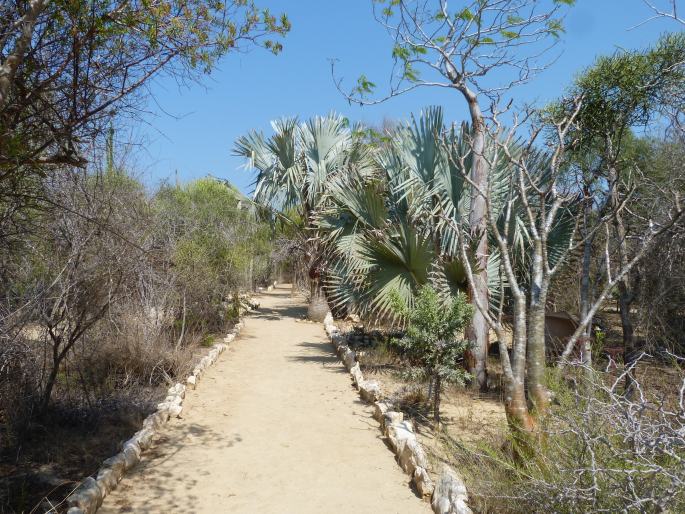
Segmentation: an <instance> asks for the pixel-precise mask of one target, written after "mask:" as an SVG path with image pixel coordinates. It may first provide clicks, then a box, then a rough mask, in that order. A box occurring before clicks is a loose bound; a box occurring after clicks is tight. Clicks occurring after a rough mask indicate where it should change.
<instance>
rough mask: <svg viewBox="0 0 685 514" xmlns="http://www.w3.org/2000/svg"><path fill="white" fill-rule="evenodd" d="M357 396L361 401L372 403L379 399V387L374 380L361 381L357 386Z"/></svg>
mask: <svg viewBox="0 0 685 514" xmlns="http://www.w3.org/2000/svg"><path fill="white" fill-rule="evenodd" d="M359 394H360V396H361V397H362V400H364V401H366V402H368V403H373V402H375V401H377V400H379V399H380V397H381V386H380V384H379V383H378V382H376V381H375V380H363V381H362V382H361V384H360V385H359Z"/></svg>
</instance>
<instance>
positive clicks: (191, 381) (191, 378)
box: [186, 375, 197, 389]
mask: <svg viewBox="0 0 685 514" xmlns="http://www.w3.org/2000/svg"><path fill="white" fill-rule="evenodd" d="M186 382H187V383H188V386H190V387H191V388H193V389H195V386H196V385H197V378H195V375H190V376H189V377H188V379H187V380H186Z"/></svg>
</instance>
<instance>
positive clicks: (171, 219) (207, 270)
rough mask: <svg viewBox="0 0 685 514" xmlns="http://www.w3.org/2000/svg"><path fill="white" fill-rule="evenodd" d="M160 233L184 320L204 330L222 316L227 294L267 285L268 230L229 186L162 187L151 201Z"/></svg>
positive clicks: (199, 183) (202, 181)
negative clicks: (167, 244) (167, 243)
mask: <svg viewBox="0 0 685 514" xmlns="http://www.w3.org/2000/svg"><path fill="white" fill-rule="evenodd" d="M153 208H154V210H155V212H156V216H157V217H158V218H159V220H160V221H159V228H158V230H159V231H160V233H159V234H158V236H157V237H160V238H168V239H169V240H170V243H171V246H172V254H171V255H170V256H169V259H170V261H171V265H172V266H173V267H174V270H175V273H176V274H178V279H177V282H178V284H179V287H180V288H181V292H180V294H181V295H182V296H183V297H184V299H185V306H186V307H185V308H186V309H187V310H188V321H189V322H190V323H191V324H196V325H204V326H208V327H213V326H217V324H220V323H221V322H222V321H223V320H224V319H225V317H226V312H227V309H230V308H231V305H228V304H227V303H226V301H227V299H228V298H229V297H230V296H231V294H232V293H233V292H234V291H236V290H238V289H241V288H244V289H251V288H252V286H253V285H254V284H256V283H262V282H264V281H266V279H267V277H268V276H269V273H270V271H271V268H270V267H271V261H270V254H271V243H270V237H271V228H270V226H269V224H268V223H264V222H261V221H259V219H258V213H257V212H255V208H254V206H253V205H252V203H251V202H250V201H249V200H247V199H246V198H245V197H244V196H243V195H242V194H241V193H240V192H239V191H238V190H237V189H235V188H234V187H233V186H231V185H229V184H226V183H224V182H221V181H219V180H216V179H213V178H204V179H199V180H196V181H194V182H190V183H189V184H187V185H184V186H182V187H169V186H166V187H163V188H162V189H161V190H160V191H159V192H158V193H157V194H156V195H155V197H154V200H153Z"/></svg>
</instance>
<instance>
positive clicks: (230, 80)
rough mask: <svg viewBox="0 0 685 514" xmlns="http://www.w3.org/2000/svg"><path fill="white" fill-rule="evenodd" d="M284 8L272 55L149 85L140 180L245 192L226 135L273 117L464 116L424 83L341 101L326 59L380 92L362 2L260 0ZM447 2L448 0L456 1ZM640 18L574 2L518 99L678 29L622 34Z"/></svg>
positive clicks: (631, 5) (372, 30) (556, 88)
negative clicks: (284, 27) (183, 83)
mask: <svg viewBox="0 0 685 514" xmlns="http://www.w3.org/2000/svg"><path fill="white" fill-rule="evenodd" d="M259 3H260V5H268V6H270V7H271V8H272V9H273V11H276V12H280V11H286V12H287V13H288V16H289V18H290V20H291V22H292V26H293V28H292V31H291V32H290V34H288V36H287V37H286V39H285V41H284V51H283V53H282V54H280V55H279V56H273V55H271V54H268V53H267V52H264V51H260V50H253V51H251V52H249V53H247V54H240V55H230V56H227V57H226V58H224V59H223V60H222V61H221V63H220V65H219V68H218V69H217V70H215V72H214V73H213V74H212V75H211V77H207V78H206V79H205V80H204V84H203V85H196V84H193V85H192V86H191V87H179V86H178V85H177V84H176V83H174V82H171V81H158V82H157V83H155V84H154V85H153V86H152V91H153V93H154V96H155V99H154V101H153V102H151V103H150V106H149V110H150V111H151V114H150V115H149V116H148V117H147V118H146V122H145V123H140V124H139V125H136V126H135V127H134V129H133V132H134V134H135V137H136V138H139V139H140V140H141V141H142V142H143V144H142V145H141V147H140V148H139V151H138V152H137V153H136V159H135V162H136V166H137V168H138V171H139V172H140V173H142V175H143V178H144V180H145V182H146V183H148V184H149V185H154V184H156V183H157V182H159V181H161V180H164V179H172V180H173V178H174V176H175V174H176V172H178V177H179V179H180V180H181V181H188V180H192V179H194V178H198V177H202V176H205V175H207V174H212V175H215V176H218V177H221V178H225V179H228V180H230V181H231V182H233V183H234V184H235V185H236V186H238V187H239V188H240V189H241V190H242V191H244V192H246V193H248V192H249V191H250V184H251V182H252V178H253V177H252V175H251V173H249V172H248V171H245V170H244V169H242V168H241V165H242V164H243V161H242V159H240V158H238V157H234V156H232V155H231V149H232V147H233V142H234V141H235V139H236V138H237V137H238V136H240V135H242V134H244V133H246V132H247V131H249V130H250V129H253V128H257V129H262V130H264V131H267V132H268V131H269V130H270V126H269V121H270V120H272V119H275V118H279V117H282V116H298V117H300V118H307V117H309V116H311V115H315V114H325V113H327V112H329V111H331V110H334V111H337V112H340V113H342V114H344V115H345V116H347V117H349V118H350V119H351V120H353V121H354V120H360V121H364V122H368V123H380V122H381V121H382V120H383V119H384V118H389V119H393V120H399V119H405V118H407V117H408V116H409V114H410V113H412V112H418V111H420V110H421V108H423V107H425V106H427V105H442V106H443V107H445V110H446V118H447V120H448V121H460V120H462V119H465V118H466V116H467V112H466V110H465V108H464V105H463V100H462V99H461V97H459V96H458V95H457V94H456V93H455V92H452V91H445V90H438V89H434V88H424V89H422V90H418V91H415V92H412V93H409V94H407V95H404V96H401V97H397V98H394V99H391V100H390V101H388V102H386V103H383V104H380V105H375V106H366V107H357V106H350V105H348V103H347V101H346V100H345V99H344V98H343V97H342V96H341V95H340V93H339V92H338V91H337V90H336V88H335V86H334V83H333V80H332V78H331V70H330V59H336V60H337V61H338V64H337V67H338V70H339V73H340V75H342V76H344V77H345V78H346V82H347V83H348V84H350V85H352V83H353V82H354V81H355V80H356V77H358V76H359V75H360V74H361V73H365V74H366V75H367V76H368V77H369V78H370V79H371V80H373V81H374V82H376V83H377V84H378V86H379V88H382V86H383V84H386V83H387V77H388V71H389V69H390V66H391V58H390V53H391V49H392V42H391V40H390V39H389V38H388V36H387V34H386V33H385V31H384V30H383V28H382V27H380V26H379V25H378V24H377V23H376V22H375V20H374V19H373V16H372V10H371V0H318V1H317V0H296V1H293V2H284V1H266V2H265V1H263V0H262V1H261V2H259ZM455 3H456V2H455ZM648 16H649V11H648V10H647V8H646V7H645V6H644V4H643V3H642V0H594V1H590V0H577V4H576V6H575V7H574V8H573V9H572V10H571V12H570V13H569V16H568V18H567V21H566V34H565V35H564V37H563V40H562V43H561V44H560V45H559V46H558V47H557V49H556V50H557V51H562V52H563V53H562V55H561V57H560V58H559V59H558V60H557V61H556V63H555V64H554V65H553V66H552V67H551V68H550V69H548V70H546V71H545V72H543V73H542V74H541V75H539V76H537V77H536V78H535V79H534V80H533V81H532V82H530V83H529V84H526V85H524V86H520V87H519V88H518V89H517V90H516V96H517V99H519V100H520V101H526V102H545V101H548V100H550V99H553V98H555V97H557V96H558V95H559V93H560V92H561V91H562V90H563V88H564V87H565V86H567V85H568V84H569V82H570V81H571V80H572V78H573V76H574V75H575V74H576V73H578V72H579V71H581V70H582V69H583V68H585V67H586V66H588V65H589V64H591V63H592V62H593V61H594V59H595V57H596V56H598V55H601V54H607V53H612V52H613V51H614V50H616V49H617V48H619V47H620V48H628V49H632V48H642V47H645V46H647V45H649V44H650V43H652V42H654V41H655V40H656V39H657V38H658V36H659V34H660V33H662V32H664V31H666V30H677V29H678V27H676V26H674V25H672V24H669V23H668V22H667V21H654V22H650V23H649V24H646V25H643V26H642V27H639V28H636V29H634V30H630V31H629V30H628V29H629V28H630V27H633V26H635V25H636V24H638V23H639V22H641V21H643V20H645V19H646V18H647V17H648Z"/></svg>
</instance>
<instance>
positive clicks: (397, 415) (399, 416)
mask: <svg viewBox="0 0 685 514" xmlns="http://www.w3.org/2000/svg"><path fill="white" fill-rule="evenodd" d="M403 420H404V414H403V413H402V412H397V411H392V410H389V411H386V412H385V414H383V423H382V427H383V433H384V434H385V435H388V428H389V427H390V425H393V424H399V423H401V422H402V421H403Z"/></svg>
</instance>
